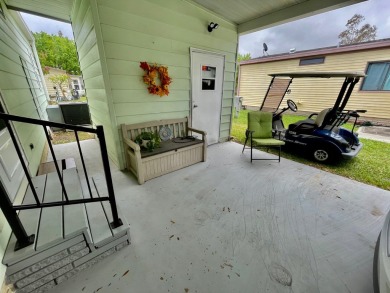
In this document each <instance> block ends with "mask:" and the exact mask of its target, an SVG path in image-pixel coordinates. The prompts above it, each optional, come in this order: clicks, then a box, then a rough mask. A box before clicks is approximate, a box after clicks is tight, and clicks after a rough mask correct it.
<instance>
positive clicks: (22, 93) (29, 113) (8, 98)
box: [0, 0, 47, 284]
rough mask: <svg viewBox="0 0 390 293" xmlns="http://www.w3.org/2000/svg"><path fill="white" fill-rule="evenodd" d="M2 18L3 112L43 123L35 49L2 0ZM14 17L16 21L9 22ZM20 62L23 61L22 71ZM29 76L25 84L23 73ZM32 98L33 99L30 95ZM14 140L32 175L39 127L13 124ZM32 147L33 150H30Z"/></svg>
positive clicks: (2, 241)
mask: <svg viewBox="0 0 390 293" xmlns="http://www.w3.org/2000/svg"><path fill="white" fill-rule="evenodd" d="M0 2H1V4H2V7H3V9H4V13H5V17H3V16H2V15H0V94H1V95H0V97H2V102H3V104H4V106H5V108H6V109H5V110H6V111H8V112H9V113H10V114H14V115H20V116H26V117H30V118H38V119H39V118H40V119H47V115H46V106H47V95H46V93H45V89H44V83H43V77H42V76H41V74H40V70H39V69H38V67H37V66H39V65H37V64H36V60H35V57H34V56H35V53H36V52H35V51H34V50H35V48H34V49H32V47H31V43H30V41H29V40H28V39H27V37H26V35H25V34H24V33H23V31H22V30H21V29H20V28H19V27H18V23H20V19H19V20H18V17H19V16H18V15H17V14H15V12H12V13H11V12H9V11H8V10H7V9H6V7H5V5H4V2H3V1H2V0H0ZM13 17H16V19H13ZM21 58H22V59H23V60H24V61H23V62H24V67H25V68H24V69H25V70H23V65H22V61H21ZM25 72H27V74H28V75H29V77H30V78H29V82H30V84H29V83H28V82H27V79H26V73H25ZM32 93H33V95H34V97H35V98H34V97H33V95H32ZM14 126H15V129H16V132H17V136H18V138H19V141H20V142H21V145H22V148H23V150H24V154H25V156H26V159H27V161H28V165H29V168H30V171H31V174H32V175H35V174H36V172H37V169H38V167H39V163H40V160H41V156H42V152H43V148H44V144H45V141H46V139H45V137H44V133H43V130H42V127H38V126H31V125H26V124H21V123H14ZM30 143H32V144H33V145H34V149H30V147H29V145H30ZM0 218H1V219H0V226H1V228H0V258H2V257H3V253H4V250H5V247H6V245H7V242H8V238H9V236H10V233H11V230H10V227H9V225H8V224H7V223H5V219H4V218H3V215H1V217H0ZM4 273H5V267H4V266H3V265H0V284H1V283H2V280H3V277H4Z"/></svg>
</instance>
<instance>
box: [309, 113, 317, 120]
mask: <svg viewBox="0 0 390 293" xmlns="http://www.w3.org/2000/svg"><path fill="white" fill-rule="evenodd" d="M313 116H318V113H312V114H310V116H309V117H308V118H309V119H311V117H313Z"/></svg>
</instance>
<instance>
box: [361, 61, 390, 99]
mask: <svg viewBox="0 0 390 293" xmlns="http://www.w3.org/2000/svg"><path fill="white" fill-rule="evenodd" d="M378 63H388V64H389V68H388V70H387V75H386V77H387V78H390V60H380V61H368V62H367V65H366V69H365V71H364V73H365V74H366V77H364V78H363V80H362V83H361V85H360V89H359V90H360V91H363V92H389V91H390V89H388V90H384V89H383V87H384V85H385V82H386V80H387V78H386V77H385V78H384V79H383V82H382V85H381V87H382V88H381V89H372V90H371V89H364V83H365V81H366V80H367V78H368V75H367V71H368V69H369V68H370V65H371V64H378Z"/></svg>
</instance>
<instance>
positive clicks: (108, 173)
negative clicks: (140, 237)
mask: <svg viewBox="0 0 390 293" xmlns="http://www.w3.org/2000/svg"><path fill="white" fill-rule="evenodd" d="M96 130H97V136H98V138H99V144H100V152H101V155H102V162H103V169H104V175H105V177H106V183H107V190H108V197H109V199H110V200H109V201H110V206H111V212H112V218H113V219H114V221H113V222H112V223H111V224H110V225H111V228H117V227H119V226H122V225H123V223H122V221H121V219H119V216H118V209H117V207H116V200H115V194H114V186H113V185H112V177H111V171H110V163H109V161H108V155H107V146H106V139H105V137H104V130H103V126H101V125H98V126H96Z"/></svg>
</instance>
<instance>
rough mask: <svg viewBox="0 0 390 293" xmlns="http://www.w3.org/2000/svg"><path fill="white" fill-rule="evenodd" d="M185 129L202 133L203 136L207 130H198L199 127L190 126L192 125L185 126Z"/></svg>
mask: <svg viewBox="0 0 390 293" xmlns="http://www.w3.org/2000/svg"><path fill="white" fill-rule="evenodd" d="M187 131H193V132H196V133H199V134H202V135H203V136H206V135H207V132H206V131H203V130H199V129H196V128H192V127H187Z"/></svg>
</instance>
